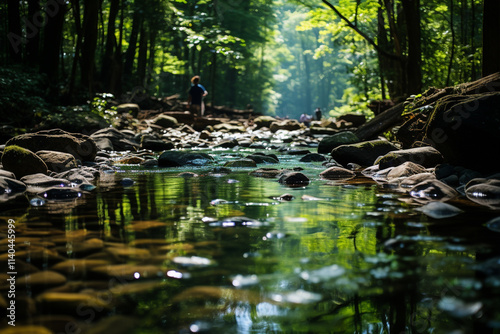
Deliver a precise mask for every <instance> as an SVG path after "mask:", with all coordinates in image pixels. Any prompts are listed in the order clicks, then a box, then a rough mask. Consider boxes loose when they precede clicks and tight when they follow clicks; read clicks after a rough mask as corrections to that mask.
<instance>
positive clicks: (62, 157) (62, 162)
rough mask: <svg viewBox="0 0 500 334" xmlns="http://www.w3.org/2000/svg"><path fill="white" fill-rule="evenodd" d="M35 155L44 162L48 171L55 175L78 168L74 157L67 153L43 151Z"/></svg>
mask: <svg viewBox="0 0 500 334" xmlns="http://www.w3.org/2000/svg"><path fill="white" fill-rule="evenodd" d="M36 155H38V156H39V157H40V159H42V160H43V162H45V164H46V165H47V168H48V169H49V170H51V171H53V172H56V173H61V172H65V171H67V170H70V169H73V168H76V167H78V164H77V163H76V159H75V157H74V156H73V155H72V154H69V153H64V152H58V151H49V150H43V151H38V152H36Z"/></svg>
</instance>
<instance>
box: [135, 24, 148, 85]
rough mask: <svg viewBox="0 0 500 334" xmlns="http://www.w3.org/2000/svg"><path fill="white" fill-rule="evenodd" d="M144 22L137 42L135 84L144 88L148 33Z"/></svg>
mask: <svg viewBox="0 0 500 334" xmlns="http://www.w3.org/2000/svg"><path fill="white" fill-rule="evenodd" d="M144 25H145V24H144V22H143V23H142V27H141V36H140V40H139V56H138V57H137V77H138V80H137V84H138V85H139V86H141V87H144V88H146V67H147V64H148V35H149V34H148V32H147V30H146V28H145V27H144Z"/></svg>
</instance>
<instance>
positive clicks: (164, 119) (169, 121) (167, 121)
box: [152, 114, 179, 128]
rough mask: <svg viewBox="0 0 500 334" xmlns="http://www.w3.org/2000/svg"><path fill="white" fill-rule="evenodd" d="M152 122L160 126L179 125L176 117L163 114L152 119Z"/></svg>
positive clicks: (170, 126) (171, 126)
mask: <svg viewBox="0 0 500 334" xmlns="http://www.w3.org/2000/svg"><path fill="white" fill-rule="evenodd" d="M152 124H154V125H156V126H159V127H162V128H175V127H177V126H178V125H179V123H178V122H177V119H176V118H174V117H172V116H169V115H164V114H162V115H159V116H158V117H156V118H155V119H153V121H152Z"/></svg>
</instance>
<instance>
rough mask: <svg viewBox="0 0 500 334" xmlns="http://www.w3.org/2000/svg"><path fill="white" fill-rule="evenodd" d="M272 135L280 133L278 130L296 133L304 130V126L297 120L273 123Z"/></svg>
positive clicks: (271, 126) (271, 127)
mask: <svg viewBox="0 0 500 334" xmlns="http://www.w3.org/2000/svg"><path fill="white" fill-rule="evenodd" d="M269 128H270V130H271V132H272V133H276V132H278V130H286V131H294V130H299V129H302V124H300V123H299V121H297V120H296V119H285V120H282V121H276V122H272V123H271V125H270V126H269Z"/></svg>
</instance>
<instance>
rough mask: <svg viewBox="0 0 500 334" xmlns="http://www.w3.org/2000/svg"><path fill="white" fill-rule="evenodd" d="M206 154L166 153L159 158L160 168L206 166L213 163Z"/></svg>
mask: <svg viewBox="0 0 500 334" xmlns="http://www.w3.org/2000/svg"><path fill="white" fill-rule="evenodd" d="M213 160H214V159H213V158H212V157H211V156H210V155H208V154H206V153H196V152H182V151H166V152H163V153H162V154H161V155H160V157H159V158H158V166H159V167H180V166H205V165H207V164H209V163H212V162H213Z"/></svg>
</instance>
